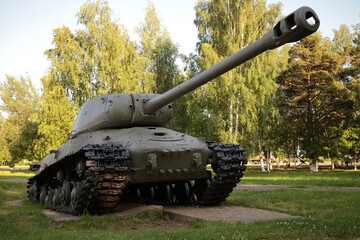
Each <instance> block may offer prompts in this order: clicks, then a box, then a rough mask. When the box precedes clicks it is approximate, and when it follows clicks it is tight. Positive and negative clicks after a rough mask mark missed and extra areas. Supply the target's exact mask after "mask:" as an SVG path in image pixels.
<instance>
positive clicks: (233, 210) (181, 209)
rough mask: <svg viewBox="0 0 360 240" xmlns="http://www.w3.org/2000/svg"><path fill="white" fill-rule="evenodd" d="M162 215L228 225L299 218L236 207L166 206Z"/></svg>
mask: <svg viewBox="0 0 360 240" xmlns="http://www.w3.org/2000/svg"><path fill="white" fill-rule="evenodd" d="M164 214H167V215H169V216H170V217H173V218H181V219H183V220H191V219H194V218H199V219H204V220H208V221H224V222H230V223H237V222H241V223H252V222H259V221H269V220H276V219H290V218H299V216H291V215H288V214H284V213H279V212H273V211H267V210H261V209H256V208H246V207H238V206H215V207H213V206H212V207H195V206H166V207H164Z"/></svg>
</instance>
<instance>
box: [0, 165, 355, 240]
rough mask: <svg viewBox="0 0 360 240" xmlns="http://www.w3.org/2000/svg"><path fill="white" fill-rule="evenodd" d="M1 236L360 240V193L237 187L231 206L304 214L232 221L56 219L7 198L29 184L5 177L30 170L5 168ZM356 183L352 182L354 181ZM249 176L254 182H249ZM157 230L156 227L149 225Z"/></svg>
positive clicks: (325, 176)
mask: <svg viewBox="0 0 360 240" xmlns="http://www.w3.org/2000/svg"><path fill="white" fill-rule="evenodd" d="M0 174H1V175H0V239H4V240H5V239H103V240H104V239H217V240H218V239H359V237H360V214H359V213H360V210H359V205H360V202H359V199H360V192H335V191H312V190H296V189H281V190H273V191H240V192H233V193H232V194H231V196H230V197H229V198H228V200H227V201H226V203H225V204H226V205H239V206H247V207H256V208H261V209H268V210H275V211H279V212H284V213H288V214H292V215H298V216H301V218H298V219H291V220H275V221H265V222H258V223H251V224H241V223H238V224H229V223H223V222H209V221H204V220H193V221H191V222H189V223H184V224H183V225H182V226H181V227H180V229H179V230H158V229H168V228H167V227H168V226H170V225H174V224H175V223H174V221H173V220H170V219H169V218H168V217H166V216H163V215H161V214H146V213H145V214H139V215H136V216H131V217H126V218H121V217H119V216H116V215H107V216H88V215H84V216H82V217H81V219H80V220H76V221H70V222H64V223H55V222H53V221H52V220H50V219H49V218H47V217H45V216H44V215H43V214H42V213H41V211H40V210H41V209H42V206H40V205H36V204H33V203H31V202H29V201H27V200H24V201H23V202H24V206H8V205H5V204H3V202H4V201H8V200H15V199H25V198H26V183H24V182H7V181H4V178H10V177H16V178H18V177H24V176H25V175H27V174H31V173H28V172H20V171H19V172H10V173H9V174H10V175H6V174H4V173H1V172H0ZM359 178H360V173H357V172H355V171H349V170H346V171H334V172H331V171H327V172H323V171H321V172H320V173H318V174H310V173H307V172H306V171H276V172H273V173H259V172H256V171H249V172H247V173H246V175H245V177H244V179H243V181H242V183H244V184H245V183H246V184H248V183H252V184H254V183H256V184H291V185H293V186H359ZM351 179H352V180H353V184H351V182H352V180H351ZM248 181H249V182H248ZM146 229H152V230H146Z"/></svg>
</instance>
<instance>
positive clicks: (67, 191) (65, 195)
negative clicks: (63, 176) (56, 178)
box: [61, 181, 71, 206]
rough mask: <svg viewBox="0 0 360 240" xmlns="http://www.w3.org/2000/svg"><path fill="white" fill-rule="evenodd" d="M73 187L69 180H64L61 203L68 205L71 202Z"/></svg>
mask: <svg viewBox="0 0 360 240" xmlns="http://www.w3.org/2000/svg"><path fill="white" fill-rule="evenodd" d="M70 196H71V188H70V183H69V182H68V181H64V182H63V185H62V188H61V204H62V205H63V206H68V205H69V204H70Z"/></svg>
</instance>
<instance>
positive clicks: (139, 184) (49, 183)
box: [28, 7, 320, 214]
mask: <svg viewBox="0 0 360 240" xmlns="http://www.w3.org/2000/svg"><path fill="white" fill-rule="evenodd" d="M309 19H312V21H313V22H309ZM319 24H320V22H319V19H318V17H317V15H316V13H315V12H314V11H313V10H312V9H310V8H308V7H302V8H300V9H298V10H296V11H295V12H293V13H291V14H290V15H288V16H287V17H285V18H283V19H282V20H280V21H279V22H278V23H277V24H276V26H275V27H274V28H273V29H271V30H270V31H269V32H267V33H266V34H265V35H264V36H263V37H262V38H261V39H259V40H258V41H256V42H254V43H252V44H251V45H249V46H247V47H246V48H244V49H242V50H240V51H239V52H237V53H235V54H233V55H232V56H230V57H228V58H226V59H225V60H223V61H221V62H219V63H218V64H216V65H214V66H213V67H211V68H209V69H207V70H205V71H204V72H202V73H200V74H198V75H197V76H195V77H193V78H191V79H190V80H188V81H186V82H184V83H182V84H180V85H179V86H177V87H175V88H173V89H171V90H169V91H168V92H165V93H164V94H161V95H160V94H137V93H133V94H125V93H120V94H107V95H104V96H101V97H97V98H95V99H92V100H89V101H87V102H86V103H85V104H84V105H83V106H82V107H81V109H80V111H79V113H78V115H77V117H76V120H75V124H74V127H73V130H72V132H71V138H70V140H69V141H67V142H65V143H64V144H63V145H61V146H60V147H59V148H58V149H56V150H52V151H51V152H50V154H49V155H47V156H45V158H44V159H43V160H42V161H41V166H40V170H39V173H38V174H37V175H35V176H34V177H32V178H30V179H29V181H28V198H29V199H31V200H34V201H37V202H40V203H45V204H47V205H49V206H50V207H51V208H53V209H56V210H59V211H65V212H68V213H74V214H81V213H84V212H89V213H91V214H102V213H108V212H111V211H112V210H113V209H115V208H116V206H117V205H118V204H119V203H120V202H129V201H130V202H142V203H144V202H145V203H158V204H168V203H176V204H183V203H186V204H189V203H196V204H202V205H216V204H220V203H221V202H223V201H225V199H226V198H227V197H228V196H229V194H230V193H231V191H232V190H233V188H234V187H235V186H236V184H237V183H238V182H239V181H240V179H241V178H242V176H243V172H244V171H245V169H246V164H247V157H246V152H245V150H244V149H243V148H242V147H240V146H239V145H236V144H232V143H225V144H222V143H213V142H206V140H205V139H204V138H201V137H200V138H198V137H192V136H189V135H187V134H185V133H179V132H176V131H173V130H171V129H169V128H168V126H169V121H170V119H171V117H172V114H173V108H172V102H173V101H175V100H176V99H178V98H180V97H182V96H183V95H185V94H187V93H189V92H191V91H193V90H194V89H196V88H198V87H200V86H201V85H203V84H206V83H207V82H209V81H211V80H213V79H215V78H216V77H218V76H220V75H221V74H224V73H225V72H227V71H229V70H231V69H233V68H235V67H236V66H238V65H240V64H242V63H244V62H246V61H247V60H249V59H251V58H253V57H255V56H257V55H259V54H261V53H262V52H264V51H266V50H268V49H274V48H276V47H279V46H281V45H283V44H285V43H289V42H295V41H298V40H300V39H301V38H303V37H306V36H307V35H309V34H311V33H313V32H315V31H316V30H317V29H318V27H319ZM209 165H210V166H211V168H212V170H213V172H210V171H209V170H207V169H208V166H209Z"/></svg>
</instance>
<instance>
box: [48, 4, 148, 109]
mask: <svg viewBox="0 0 360 240" xmlns="http://www.w3.org/2000/svg"><path fill="white" fill-rule="evenodd" d="M77 16H78V23H79V24H81V25H82V27H83V29H80V30H77V31H75V33H72V32H71V31H70V30H69V29H68V28H67V27H65V26H63V27H62V28H58V29H55V30H54V39H53V41H52V43H53V45H54V48H52V49H49V50H47V51H46V52H45V55H46V56H47V57H48V59H49V61H50V62H51V67H50V73H49V76H48V79H49V80H48V84H49V86H55V85H61V86H62V87H63V89H64V90H65V93H66V96H67V97H69V98H70V99H71V100H72V102H73V103H75V104H77V105H78V106H81V105H82V104H83V103H84V102H85V101H86V100H88V99H92V98H94V97H96V96H99V95H103V94H106V93H118V92H127V93H131V92H148V91H150V90H149V89H148V88H147V87H144V82H143V81H142V80H143V79H141V77H142V76H143V74H142V73H143V71H144V69H142V67H143V65H142V64H141V59H140V58H139V55H138V53H137V52H136V49H135V44H134V43H133V42H131V41H130V39H129V36H128V34H127V33H126V30H125V29H124V27H123V26H122V25H119V24H118V23H116V22H114V21H112V17H113V13H112V11H111V9H110V7H109V6H108V3H107V2H106V1H96V2H90V1H88V2H86V3H85V4H84V5H83V6H82V7H81V9H80V12H79V13H78V14H77Z"/></svg>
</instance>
